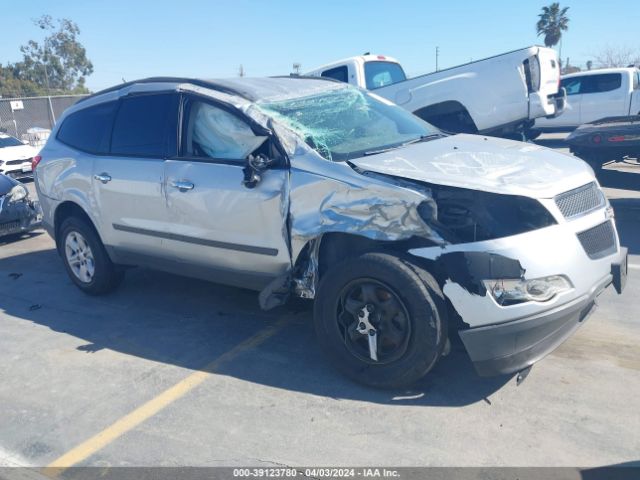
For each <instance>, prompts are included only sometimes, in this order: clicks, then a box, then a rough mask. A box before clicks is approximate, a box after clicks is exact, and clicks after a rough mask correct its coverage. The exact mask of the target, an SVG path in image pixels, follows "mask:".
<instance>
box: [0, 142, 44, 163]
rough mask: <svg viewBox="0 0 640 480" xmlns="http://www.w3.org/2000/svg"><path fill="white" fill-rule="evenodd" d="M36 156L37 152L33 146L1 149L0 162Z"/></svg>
mask: <svg viewBox="0 0 640 480" xmlns="http://www.w3.org/2000/svg"><path fill="white" fill-rule="evenodd" d="M36 154H37V150H36V149H35V148H33V147H32V146H31V145H18V146H16V147H4V148H0V160H22V159H27V158H31V157H33V156H34V155H36Z"/></svg>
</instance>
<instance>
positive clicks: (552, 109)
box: [306, 46, 564, 136]
mask: <svg viewBox="0 0 640 480" xmlns="http://www.w3.org/2000/svg"><path fill="white" fill-rule="evenodd" d="M306 75H308V76H318V77H330V78H334V79H336V80H340V81H343V82H347V83H350V84H353V85H357V86H359V87H361V88H366V89H368V90H373V91H374V93H376V94H377V95H379V96H381V97H384V98H386V99H388V100H391V101H392V102H394V103H396V104H398V105H400V106H401V107H403V108H405V109H406V110H409V111H410V112H412V113H414V114H415V115H417V116H419V117H420V118H422V119H423V120H426V121H428V122H429V123H431V124H433V125H436V126H437V127H440V128H441V129H443V130H447V131H451V132H465V133H483V134H491V135H496V136H514V135H517V136H521V135H522V133H525V134H526V133H527V132H528V131H529V129H530V127H531V126H532V125H533V121H534V120H535V119H536V118H539V117H548V116H556V115H559V114H560V113H561V112H562V110H563V108H564V97H563V95H562V93H559V92H561V91H560V89H559V85H560V69H559V67H558V60H557V55H556V53H555V51H554V50H552V49H550V48H545V47H539V46H533V47H528V48H523V49H520V50H514V51H512V52H508V53H503V54H501V55H496V56H494V57H490V58H486V59H483V60H477V61H474V62H470V63H466V64H464V65H460V66H457V67H452V68H448V69H445V70H440V71H437V72H433V73H429V74H426V75H421V76H418V77H414V78H409V79H407V77H406V75H405V73H404V70H403V69H402V66H401V65H400V63H398V61H397V60H395V59H393V58H391V57H387V56H383V55H369V54H366V55H360V56H357V57H351V58H347V59H344V60H340V61H338V62H334V63H331V64H328V65H325V66H323V67H320V68H317V69H315V70H313V71H310V72H307V73H306Z"/></svg>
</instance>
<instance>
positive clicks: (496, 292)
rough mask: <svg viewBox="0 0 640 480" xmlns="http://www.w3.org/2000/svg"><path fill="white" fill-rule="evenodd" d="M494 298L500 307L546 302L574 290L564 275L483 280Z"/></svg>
mask: <svg viewBox="0 0 640 480" xmlns="http://www.w3.org/2000/svg"><path fill="white" fill-rule="evenodd" d="M483 282H484V286H485V287H486V288H487V290H488V291H489V292H491V295H492V296H493V298H495V300H496V302H498V304H499V305H513V304H516V303H523V302H530V301H533V302H546V301H547V300H551V299H552V298H553V297H555V296H556V295H557V294H559V293H562V292H566V291H567V290H570V289H572V288H573V285H572V284H571V282H570V281H569V279H568V278H567V277H565V276H563V275H551V276H549V277H542V278H534V279H532V280H524V279H504V280H503V279H500V280H483Z"/></svg>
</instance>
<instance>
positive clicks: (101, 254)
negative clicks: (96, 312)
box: [58, 217, 124, 295]
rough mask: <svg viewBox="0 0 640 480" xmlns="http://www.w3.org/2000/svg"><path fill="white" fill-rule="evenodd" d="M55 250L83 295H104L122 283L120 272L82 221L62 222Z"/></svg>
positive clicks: (92, 231)
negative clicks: (56, 249) (58, 252)
mask: <svg viewBox="0 0 640 480" xmlns="http://www.w3.org/2000/svg"><path fill="white" fill-rule="evenodd" d="M58 249H59V251H60V255H61V256H62V261H63V262H64V265H65V268H66V269H67V273H68V274H69V277H70V278H71V280H72V281H73V283H75V284H76V285H77V286H78V287H79V288H80V290H82V291H83V292H85V293H88V294H90V295H100V294H103V293H108V292H110V291H112V290H114V289H115V288H116V287H117V286H118V285H119V284H120V282H121V281H122V278H123V276H124V272H123V271H122V270H120V269H119V268H118V267H117V266H116V265H114V264H113V263H112V262H111V259H110V258H109V256H108V255H107V252H106V250H105V248H104V245H103V244H102V241H101V240H100V238H99V237H98V235H97V233H96V232H95V230H94V229H93V227H92V226H91V225H89V224H88V223H87V222H86V221H85V220H83V219H81V218H77V217H70V218H67V219H66V220H64V221H63V222H62V225H61V226H60V234H59V238H58Z"/></svg>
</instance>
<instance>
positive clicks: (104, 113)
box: [57, 102, 118, 154]
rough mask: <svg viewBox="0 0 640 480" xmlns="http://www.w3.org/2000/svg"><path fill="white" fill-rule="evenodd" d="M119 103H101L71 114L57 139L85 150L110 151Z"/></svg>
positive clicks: (97, 152) (99, 152) (101, 152)
mask: <svg viewBox="0 0 640 480" xmlns="http://www.w3.org/2000/svg"><path fill="white" fill-rule="evenodd" d="M117 104H118V103H117V102H108V103H101V104H99V105H94V106H92V107H88V108H84V109H82V110H79V111H77V112H74V113H72V114H70V115H69V116H68V117H67V118H66V119H65V120H64V122H63V123H62V125H61V126H60V129H59V130H58V135H57V139H58V140H59V141H61V142H62V143H65V144H67V145H69V146H70V147H73V148H77V149H78V150H83V151H85V152H89V153H95V154H104V153H108V152H109V137H110V134H111V125H112V124H113V117H114V115H115V112H116V108H117Z"/></svg>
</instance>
